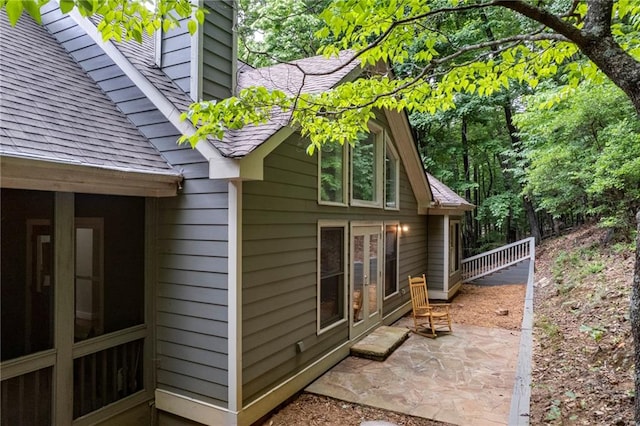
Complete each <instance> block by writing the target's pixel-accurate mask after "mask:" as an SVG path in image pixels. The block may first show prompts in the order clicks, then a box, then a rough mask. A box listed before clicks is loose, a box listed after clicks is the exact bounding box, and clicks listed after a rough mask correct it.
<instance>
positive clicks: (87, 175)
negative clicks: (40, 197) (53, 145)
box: [0, 155, 182, 197]
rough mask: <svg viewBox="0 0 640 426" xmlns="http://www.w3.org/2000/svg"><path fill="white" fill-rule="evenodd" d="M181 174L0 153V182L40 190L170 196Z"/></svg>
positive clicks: (175, 190)
mask: <svg viewBox="0 0 640 426" xmlns="http://www.w3.org/2000/svg"><path fill="white" fill-rule="evenodd" d="M181 181H182V176H181V175H180V174H178V173H177V172H176V171H174V170H167V173H162V172H158V171H137V170H125V169H118V168H107V167H99V166H94V165H86V164H77V163H64V162H58V161H48V160H46V159H41V158H24V157H16V156H10V155H0V186H1V187H3V188H13V189H31V190H39V191H60V192H84V193H90V194H109V195H129V196H139V197H173V196H175V195H177V193H178V188H179V186H180V182H181Z"/></svg>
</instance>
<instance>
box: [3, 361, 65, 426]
mask: <svg viewBox="0 0 640 426" xmlns="http://www.w3.org/2000/svg"><path fill="white" fill-rule="evenodd" d="M52 373H53V367H47V368H43V369H41V370H36V371H32V372H31V373H27V374H23V375H20V376H17V377H12V378H11V379H7V380H3V381H2V384H1V385H0V395H2V403H1V404H0V424H2V425H21V426H32V425H33V426H40V425H50V424H52V417H51V413H52V409H51V407H52V401H51V396H52V389H53V386H52V376H51V375H52Z"/></svg>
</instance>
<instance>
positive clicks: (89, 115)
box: [0, 11, 180, 192]
mask: <svg viewBox="0 0 640 426" xmlns="http://www.w3.org/2000/svg"><path fill="white" fill-rule="evenodd" d="M1 13H2V16H0V55H1V58H0V96H1V98H2V102H1V103H0V114H1V116H2V121H1V123H0V129H1V132H0V155H2V156H3V157H15V158H23V159H32V160H39V161H44V162H49V163H57V164H66V165H68V166H71V167H89V168H92V169H94V170H98V169H101V170H111V171H118V172H131V173H137V174H152V175H162V176H168V177H171V179H172V180H173V181H175V182H177V181H178V180H179V179H180V174H179V172H178V171H176V170H174V169H173V168H172V167H171V166H169V165H168V164H167V162H166V161H165V160H164V159H163V158H162V156H161V155H160V154H159V153H158V151H156V150H155V148H154V147H153V146H152V145H151V144H150V143H149V141H148V140H147V139H146V138H145V137H144V136H143V135H142V134H141V133H140V132H139V131H138V130H137V128H136V127H135V126H134V125H133V124H132V123H131V122H130V121H129V120H128V119H127V118H126V117H125V115H124V114H122V112H121V111H119V110H118V109H117V108H116V106H115V105H114V104H113V102H111V101H110V99H109V98H108V97H107V96H106V95H105V94H104V93H103V92H102V91H101V90H100V89H99V87H98V86H97V85H96V83H95V82H94V81H93V80H92V79H91V78H90V77H89V76H88V75H87V74H86V73H85V72H84V71H83V70H82V69H81V68H80V66H79V65H78V64H77V63H76V62H75V61H74V60H73V59H72V58H71V57H70V56H69V55H68V53H67V52H66V51H65V50H64V49H63V48H62V47H61V46H60V45H59V44H58V42H57V41H56V40H55V38H54V37H53V36H52V35H51V34H50V33H49V32H48V31H47V30H46V29H45V28H43V27H42V26H40V25H38V24H36V23H35V22H34V21H33V20H32V19H31V18H30V17H28V16H23V17H22V19H20V20H19V22H18V24H17V25H16V27H14V28H11V27H9V24H8V20H7V18H6V16H5V12H4V11H3V12H1ZM174 192H175V191H174Z"/></svg>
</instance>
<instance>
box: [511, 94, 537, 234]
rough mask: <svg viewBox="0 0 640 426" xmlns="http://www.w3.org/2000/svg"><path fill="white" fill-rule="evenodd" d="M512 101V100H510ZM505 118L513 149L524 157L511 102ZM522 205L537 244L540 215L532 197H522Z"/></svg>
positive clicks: (519, 157) (518, 156)
mask: <svg viewBox="0 0 640 426" xmlns="http://www.w3.org/2000/svg"><path fill="white" fill-rule="evenodd" d="M508 102H510V101H508ZM504 118H505V120H506V122H507V130H509V137H510V139H511V149H513V150H514V151H515V152H516V155H517V158H518V159H521V158H522V147H521V146H520V143H521V142H520V138H519V137H518V129H517V128H516V126H515V124H513V112H512V111H511V104H510V103H505V105H504ZM512 166H513V165H512ZM518 186H519V187H520V190H521V191H522V185H520V183H518ZM522 206H523V207H524V211H525V213H526V214H527V219H528V220H529V228H530V230H531V236H532V237H533V238H534V239H535V240H536V244H538V243H540V241H542V235H541V233H540V224H539V223H538V217H537V216H536V211H535V209H534V207H533V203H532V202H531V199H530V198H528V197H527V196H524V197H522Z"/></svg>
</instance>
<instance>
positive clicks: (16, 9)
mask: <svg viewBox="0 0 640 426" xmlns="http://www.w3.org/2000/svg"><path fill="white" fill-rule="evenodd" d="M21 15H22V1H10V2H7V17H8V18H9V22H10V23H11V25H13V26H15V25H16V24H17V23H18V19H20V16H21Z"/></svg>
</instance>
